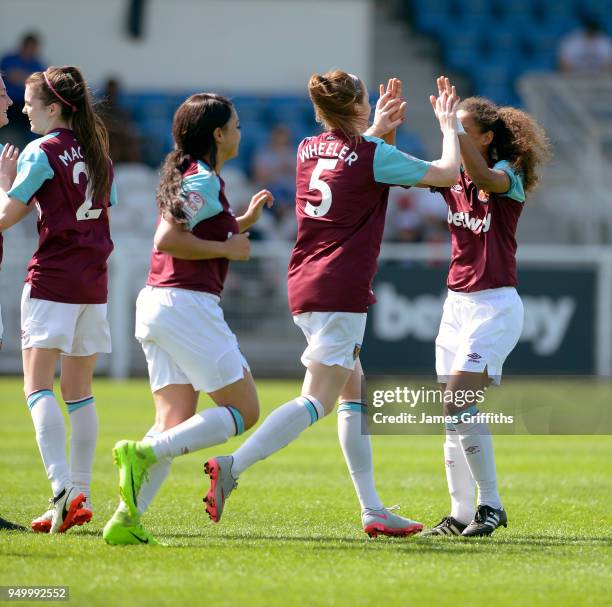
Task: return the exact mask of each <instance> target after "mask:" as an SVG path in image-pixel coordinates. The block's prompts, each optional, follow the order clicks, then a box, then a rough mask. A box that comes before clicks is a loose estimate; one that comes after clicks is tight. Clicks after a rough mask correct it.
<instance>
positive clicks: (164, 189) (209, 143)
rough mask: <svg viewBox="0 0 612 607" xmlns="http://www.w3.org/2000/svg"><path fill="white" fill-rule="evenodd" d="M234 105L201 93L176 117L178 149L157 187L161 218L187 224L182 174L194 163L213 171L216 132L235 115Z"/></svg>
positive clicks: (167, 160) (168, 158) (174, 129)
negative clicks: (233, 113) (233, 111)
mask: <svg viewBox="0 0 612 607" xmlns="http://www.w3.org/2000/svg"><path fill="white" fill-rule="evenodd" d="M232 110H233V105H232V103H231V102H230V101H229V100H228V99H226V98H225V97H222V96H221V95H215V94H213V93H198V94H197V95H192V96H191V97H189V98H188V99H186V100H185V101H184V102H183V103H182V104H181V106H180V107H179V108H178V110H176V113H175V114H174V120H173V122H172V136H173V138H174V144H175V149H174V150H173V151H172V152H170V153H169V154H168V155H167V156H166V158H165V160H164V164H163V165H162V169H161V180H160V182H159V186H158V187H157V206H158V207H159V210H160V212H161V214H162V215H165V216H171V217H172V218H173V219H175V220H176V221H178V222H181V223H185V222H186V217H185V214H184V213H183V208H182V201H183V188H182V181H183V173H184V172H185V170H186V169H187V167H188V166H189V164H190V162H192V161H193V160H204V159H206V161H207V162H208V164H209V166H210V167H211V168H212V169H213V170H214V169H215V167H216V165H217V144H216V143H215V137H214V132H215V129H217V128H223V127H224V126H225V125H226V124H227V122H228V121H229V119H230V118H231V116H232Z"/></svg>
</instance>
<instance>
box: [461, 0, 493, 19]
mask: <svg viewBox="0 0 612 607" xmlns="http://www.w3.org/2000/svg"><path fill="white" fill-rule="evenodd" d="M457 8H458V11H459V13H460V14H462V15H483V16H485V17H486V16H491V15H492V14H493V12H492V8H493V4H492V2H491V0H458V2H457Z"/></svg>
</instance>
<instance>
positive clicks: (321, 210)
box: [304, 158, 338, 217]
mask: <svg viewBox="0 0 612 607" xmlns="http://www.w3.org/2000/svg"><path fill="white" fill-rule="evenodd" d="M336 164H338V159H337V158H319V161H318V162H317V166H316V167H315V169H314V171H313V172H312V175H311V177H310V184H309V186H308V187H309V188H310V189H311V190H319V192H321V204H320V205H319V206H318V207H315V206H314V205H313V204H310V203H308V204H307V205H306V207H305V208H304V211H306V213H307V214H308V215H310V216H311V217H323V216H325V215H327V213H329V209H330V208H331V205H332V191H331V189H330V187H329V186H328V185H327V184H326V183H325V182H324V181H323V180H322V179H319V178H320V177H321V173H322V172H323V171H331V170H332V169H335V168H336Z"/></svg>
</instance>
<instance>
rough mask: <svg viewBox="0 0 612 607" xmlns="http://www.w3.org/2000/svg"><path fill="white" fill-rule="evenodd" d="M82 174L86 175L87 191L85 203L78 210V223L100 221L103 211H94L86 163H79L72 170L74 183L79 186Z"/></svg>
mask: <svg viewBox="0 0 612 607" xmlns="http://www.w3.org/2000/svg"><path fill="white" fill-rule="evenodd" d="M81 173H84V174H85V179H86V180H87V189H86V190H85V202H83V204H82V205H81V206H80V207H79V208H78V209H77V212H76V218H77V220H78V221H84V220H86V219H98V218H99V217H100V215H102V209H93V210H91V207H92V206H93V200H92V199H91V184H90V183H89V171H88V170H87V165H86V164H85V163H84V162H77V163H76V164H75V165H74V169H72V180H73V181H74V183H76V184H77V185H79V178H80V176H81Z"/></svg>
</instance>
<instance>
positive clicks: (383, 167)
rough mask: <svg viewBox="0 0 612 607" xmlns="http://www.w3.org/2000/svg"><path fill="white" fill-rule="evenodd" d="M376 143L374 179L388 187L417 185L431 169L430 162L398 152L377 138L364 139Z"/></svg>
mask: <svg viewBox="0 0 612 607" xmlns="http://www.w3.org/2000/svg"><path fill="white" fill-rule="evenodd" d="M364 139H365V140H367V141H372V142H374V143H376V151H375V152H374V179H375V180H376V181H377V182H378V183H385V184H388V185H416V184H417V183H419V182H420V181H421V179H423V177H424V176H425V173H427V170H428V169H429V165H430V163H429V162H426V161H424V160H419V159H418V158H415V157H414V156H410V154H405V153H404V152H402V151H400V150H398V149H397V148H396V147H395V146H393V145H389V144H388V143H385V142H384V141H383V140H382V139H378V138H377V137H368V136H366V137H364Z"/></svg>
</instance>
